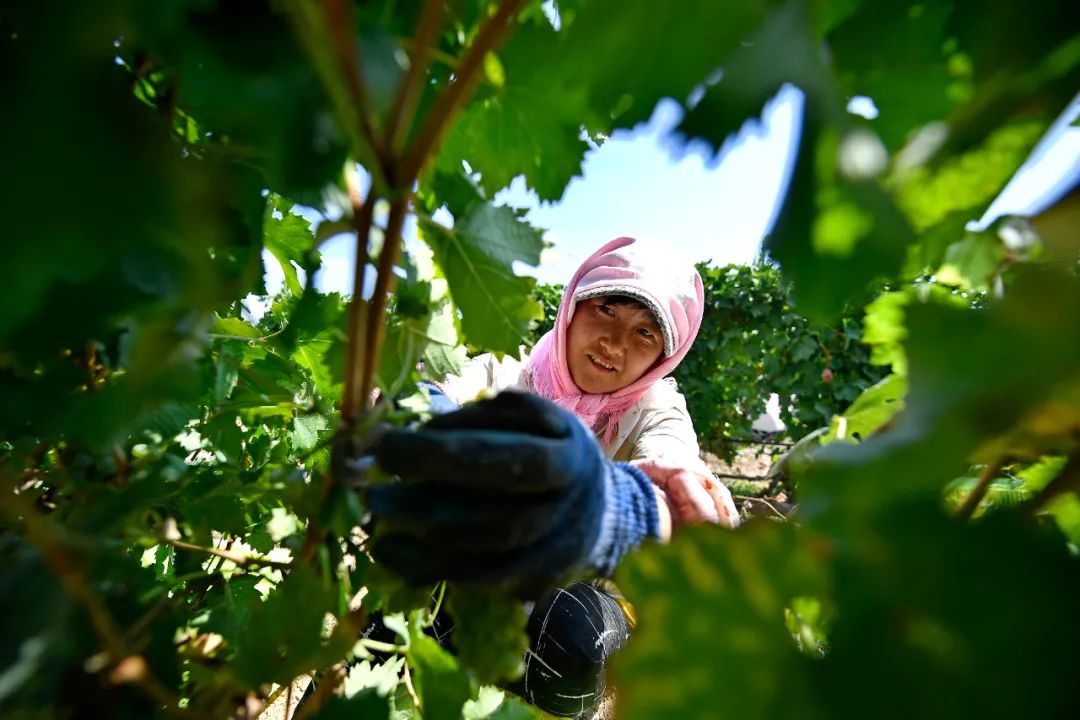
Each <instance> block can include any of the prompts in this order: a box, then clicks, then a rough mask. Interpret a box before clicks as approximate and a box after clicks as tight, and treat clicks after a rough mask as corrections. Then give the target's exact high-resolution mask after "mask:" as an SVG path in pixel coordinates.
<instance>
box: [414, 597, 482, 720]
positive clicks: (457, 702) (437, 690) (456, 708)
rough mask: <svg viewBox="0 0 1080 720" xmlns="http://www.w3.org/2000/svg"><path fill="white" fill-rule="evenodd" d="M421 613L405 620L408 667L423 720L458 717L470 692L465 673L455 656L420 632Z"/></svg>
mask: <svg viewBox="0 0 1080 720" xmlns="http://www.w3.org/2000/svg"><path fill="white" fill-rule="evenodd" d="M420 617H421V613H414V614H413V617H412V618H410V621H409V651H408V661H409V667H411V668H413V670H414V671H415V676H414V678H413V682H414V683H415V685H416V690H417V693H418V694H419V695H420V703H421V705H422V706H423V709H424V717H425V718H427V720H459V718H460V717H461V708H462V706H464V704H465V701H466V700H468V699H469V696H470V695H471V694H472V689H471V686H470V683H469V676H468V674H467V673H466V672H465V671H464V670H462V669H461V668H460V667H459V666H458V662H457V660H456V659H455V658H454V656H453V655H451V654H450V653H448V652H447V651H446V650H444V649H443V648H441V647H439V644H438V643H437V642H435V641H434V640H433V639H431V638H430V637H428V636H427V635H425V634H424V632H423V628H422V627H421V623H420Z"/></svg>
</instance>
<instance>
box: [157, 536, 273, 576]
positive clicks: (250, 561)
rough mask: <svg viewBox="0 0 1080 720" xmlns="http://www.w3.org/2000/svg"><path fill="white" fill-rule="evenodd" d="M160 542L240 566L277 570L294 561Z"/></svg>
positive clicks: (165, 541)
mask: <svg viewBox="0 0 1080 720" xmlns="http://www.w3.org/2000/svg"><path fill="white" fill-rule="evenodd" d="M158 542H160V543H162V544H164V545H169V546H171V547H174V548H176V549H177V550H187V551H189V552H197V553H203V554H205V555H213V556H215V557H219V558H222V559H224V560H229V561H232V562H234V563H236V564H237V565H238V566H240V567H248V566H249V565H258V566H262V567H271V568H275V569H277V570H291V569H292V563H291V562H284V561H282V560H271V559H270V558H268V557H262V556H261V555H245V554H244V553H239V552H236V551H234V550H222V549H221V548H217V547H203V546H202V545H192V544H191V543H186V542H183V541H182V540H166V539H160V538H159V539H158Z"/></svg>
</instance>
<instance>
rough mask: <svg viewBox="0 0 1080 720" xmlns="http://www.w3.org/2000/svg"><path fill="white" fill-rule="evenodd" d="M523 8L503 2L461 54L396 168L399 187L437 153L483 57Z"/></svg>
mask: <svg viewBox="0 0 1080 720" xmlns="http://www.w3.org/2000/svg"><path fill="white" fill-rule="evenodd" d="M524 4H525V0H503V2H501V3H500V4H499V8H498V10H496V11H495V14H494V15H492V16H491V17H489V18H488V19H487V21H485V22H484V24H483V26H482V27H481V28H480V30H479V31H478V32H477V33H476V37H475V38H474V39H473V42H472V44H471V45H469V48H468V50H466V51H465V57H464V58H463V59H462V61H461V65H460V67H458V69H457V72H456V73H455V75H454V80H453V82H451V83H450V85H449V86H448V87H447V88H446V89H445V90H444V91H443V92H442V93H440V95H439V97H438V98H437V99H436V100H435V105H434V106H433V107H432V109H431V112H429V113H428V115H427V117H426V118H425V120H424V124H423V126H422V127H421V128H420V132H419V134H418V135H417V137H416V142H415V143H414V144H413V145H412V147H411V149H410V150H409V152H408V154H407V155H406V156H405V158H404V160H403V163H402V166H401V168H400V169H401V173H400V174H399V175H398V176H397V177H396V178H395V179H396V180H397V182H398V185H399V187H409V186H411V185H412V183H413V181H414V180H415V179H416V178H417V177H418V176H419V174H420V170H421V169H422V168H423V167H424V165H425V164H426V163H427V161H428V158H429V157H431V155H432V154H433V153H434V152H435V151H436V150H437V149H438V146H439V144H440V142H441V141H442V138H443V135H445V134H446V131H447V130H448V129H449V128H450V125H451V124H452V123H453V122H454V119H455V116H456V115H457V113H458V112H459V111H460V110H461V108H462V106H463V105H464V104H465V101H466V100H467V99H468V98H469V96H470V95H471V94H472V90H473V88H474V87H475V86H476V83H477V81H478V80H479V77H480V71H481V69H482V68H483V66H484V57H485V56H487V54H488V53H489V52H491V51H492V50H494V49H495V48H496V47H498V46H499V45H500V44H501V43H502V41H503V39H504V38H505V37H506V33H507V32H508V31H509V30H510V27H511V25H513V23H514V22H515V20H516V18H517V14H518V11H520V10H521V8H522V6H523V5H524Z"/></svg>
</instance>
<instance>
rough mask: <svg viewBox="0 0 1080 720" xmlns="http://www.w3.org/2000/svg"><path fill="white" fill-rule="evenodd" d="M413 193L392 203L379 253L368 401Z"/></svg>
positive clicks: (367, 347) (365, 388)
mask: <svg viewBox="0 0 1080 720" xmlns="http://www.w3.org/2000/svg"><path fill="white" fill-rule="evenodd" d="M409 197H410V196H409V195H407V194H406V195H400V196H398V197H396V198H394V200H393V201H392V202H391V203H390V216H389V217H388V218H387V221H386V235H385V236H384V237H383V246H382V252H381V253H379V272H378V274H377V275H376V276H375V291H374V293H373V294H372V296H371V303H370V306H369V308H368V310H369V313H370V318H372V319H373V321H372V322H368V323H367V336H366V338H365V340H366V341H365V343H364V366H363V367H364V372H363V375H362V376H361V383H360V401H361V402H363V403H366V402H367V398H368V397H369V396H370V395H371V390H372V388H373V387H374V380H375V368H376V366H377V364H378V362H379V349H380V348H381V347H382V339H383V334H384V333H383V329H384V327H385V323H383V322H381V319H382V316H383V313H384V312H385V311H386V302H387V294H388V293H389V292H390V290H391V282H392V280H393V278H394V263H395V262H397V256H398V252H399V251H400V247H401V229H402V228H403V227H404V225H405V214H406V212H407V211H408V209H409Z"/></svg>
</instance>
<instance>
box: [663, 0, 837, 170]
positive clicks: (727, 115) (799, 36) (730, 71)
mask: <svg viewBox="0 0 1080 720" xmlns="http://www.w3.org/2000/svg"><path fill="white" fill-rule="evenodd" d="M808 13H809V10H808V7H807V4H806V3H803V2H791V1H789V2H784V3H779V4H777V5H776V6H775V7H774V8H772V9H771V11H770V12H769V13H768V15H767V16H766V17H765V20H764V22H763V23H762V24H761V26H760V27H759V28H758V29H757V30H756V31H755V32H754V33H753V35H751V37H750V39H748V40H747V41H746V42H743V43H740V44H739V45H737V46H736V47H734V48H733V49H732V52H731V54H730V55H729V56H727V57H726V58H724V60H723V63H722V68H723V74H722V75H721V77H720V79H719V80H717V81H716V82H715V83H714V84H712V85H710V86H709V87H708V88H707V89H706V91H705V94H704V95H703V97H702V98H701V100H700V101H699V102H698V103H697V104H696V105H694V106H693V107H691V108H690V109H689V111H688V112H687V113H686V116H685V117H684V118H683V120H682V122H681V123H680V124H679V126H678V128H677V131H678V132H679V133H681V134H683V135H685V136H686V137H687V138H688V139H694V138H696V139H700V140H705V141H707V142H708V143H709V144H710V145H711V146H712V148H713V149H715V150H719V149H720V148H721V147H722V146H723V145H724V142H725V141H726V140H727V138H729V137H730V136H732V135H733V134H735V133H737V132H738V131H739V129H740V128H741V127H742V126H743V123H745V122H747V121H749V120H756V119H757V118H758V117H759V116H760V115H761V113H762V110H763V109H764V107H765V104H766V103H767V102H768V101H769V100H770V99H772V97H773V96H775V95H776V93H777V92H779V90H780V88H781V86H782V85H784V84H785V83H791V84H794V85H796V86H797V87H799V88H800V89H801V90H802V91H803V92H804V93H806V94H808V95H809V96H811V97H812V98H814V100H815V104H816V103H829V104H830V105H831V106H833V107H835V105H836V104H837V103H838V100H837V98H836V91H835V89H834V88H833V87H832V80H831V78H830V77H829V75H828V73H827V72H826V70H825V67H824V65H823V64H822V62H821V60H820V52H819V51H818V44H819V43H818V40H817V38H816V37H815V32H814V30H813V27H812V24H811V22H810V17H809V14H808Z"/></svg>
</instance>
